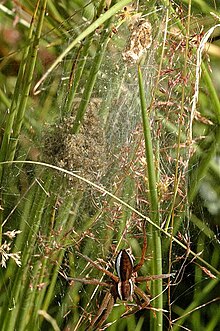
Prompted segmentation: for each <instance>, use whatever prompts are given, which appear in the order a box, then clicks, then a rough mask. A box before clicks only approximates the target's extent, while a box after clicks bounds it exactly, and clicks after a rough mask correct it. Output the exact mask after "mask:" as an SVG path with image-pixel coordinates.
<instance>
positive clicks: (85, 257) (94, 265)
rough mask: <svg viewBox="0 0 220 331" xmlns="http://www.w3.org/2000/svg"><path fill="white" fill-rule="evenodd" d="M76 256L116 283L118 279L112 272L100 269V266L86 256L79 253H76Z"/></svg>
mask: <svg viewBox="0 0 220 331" xmlns="http://www.w3.org/2000/svg"><path fill="white" fill-rule="evenodd" d="M77 254H78V255H80V256H82V257H83V258H84V259H85V260H86V261H88V262H89V263H90V264H91V265H93V267H95V268H96V269H98V270H100V271H102V272H103V273H104V274H106V275H107V276H109V277H110V278H111V279H112V280H113V281H114V282H118V280H119V279H118V277H117V276H115V275H114V274H113V273H112V272H110V271H108V270H106V269H104V268H102V267H101V266H100V265H98V264H97V263H96V262H94V261H93V260H91V259H90V258H89V257H88V256H86V255H83V254H81V253H79V252H77Z"/></svg>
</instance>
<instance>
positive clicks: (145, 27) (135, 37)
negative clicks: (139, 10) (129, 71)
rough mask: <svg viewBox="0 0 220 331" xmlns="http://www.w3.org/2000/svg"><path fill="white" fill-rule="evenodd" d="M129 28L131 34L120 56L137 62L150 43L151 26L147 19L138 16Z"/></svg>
mask: <svg viewBox="0 0 220 331" xmlns="http://www.w3.org/2000/svg"><path fill="white" fill-rule="evenodd" d="M130 29H131V35H130V38H129V40H128V44H127V47H126V49H125V52H124V53H123V54H122V56H123V59H124V60H125V61H126V62H130V63H138V62H139V60H140V59H141V57H142V56H143V55H144V53H145V52H146V50H147V49H148V48H149V47H150V46H151V44H152V26H151V24H150V22H149V21H148V20H143V19H141V18H140V19H138V20H137V21H136V22H135V23H134V24H133V25H131V27H130Z"/></svg>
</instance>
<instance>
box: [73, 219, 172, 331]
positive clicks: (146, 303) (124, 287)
mask: <svg viewBox="0 0 220 331" xmlns="http://www.w3.org/2000/svg"><path fill="white" fill-rule="evenodd" d="M145 228H146V227H145V222H144V225H143V234H144V242H143V247H142V254H141V259H140V262H139V263H138V264H136V265H134V258H133V256H132V255H131V253H130V250H129V249H121V250H120V251H119V253H118V255H117V257H116V260H115V269H116V273H117V275H114V274H113V273H112V272H110V271H109V270H107V269H104V268H103V267H101V266H100V265H99V264H97V263H96V262H94V261H93V260H91V259H90V258H89V257H88V256H86V255H83V254H81V253H79V252H78V254H79V255H80V256H82V257H83V258H84V259H85V260H86V261H88V262H89V263H90V264H91V265H92V266H93V267H95V268H96V269H98V270H100V271H101V272H102V273H103V274H105V275H107V276H108V277H109V278H110V281H107V282H102V281H99V280H97V279H89V278H68V280H71V281H77V282H81V283H84V284H93V285H101V286H105V287H107V288H108V289H109V290H108V291H107V292H106V294H105V296H104V299H103V301H102V303H101V305H100V307H99V309H98V312H97V314H96V315H95V316H94V318H93V319H92V321H91V324H90V329H92V328H93V327H94V328H95V329H99V328H100V327H101V326H102V325H103V324H104V323H105V321H106V320H107V318H108V316H109V314H110V313H111V311H112V309H113V306H114V304H115V302H116V300H117V299H120V300H121V301H124V302H127V301H133V300H134V301H135V302H136V304H137V305H136V306H135V308H133V309H131V310H130V311H128V312H125V313H124V314H123V315H122V316H121V317H125V316H129V315H131V314H134V313H135V312H137V311H139V310H142V309H146V308H149V307H150V296H149V295H147V294H146V293H145V292H144V291H142V290H141V289H140V288H139V287H138V286H137V285H136V283H141V282H146V281H150V280H155V279H161V278H168V277H170V276H171V275H172V274H162V275H154V276H147V277H143V276H137V271H138V270H139V269H140V268H141V267H142V265H143V264H144V260H145V254H146V250H147V239H146V229H145Z"/></svg>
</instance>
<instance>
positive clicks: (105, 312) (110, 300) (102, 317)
mask: <svg viewBox="0 0 220 331" xmlns="http://www.w3.org/2000/svg"><path fill="white" fill-rule="evenodd" d="M114 303H115V299H114V297H113V296H112V294H111V292H107V293H106V294H105V296H104V299H103V301H102V304H101V306H100V307H99V309H98V312H97V315H96V316H95V317H94V318H93V320H92V321H91V324H90V327H89V330H92V329H93V326H94V325H95V324H96V322H97V321H98V323H97V324H96V326H95V329H99V328H100V327H101V326H102V324H103V323H104V322H105V321H106V320H107V318H108V316H109V314H110V313H111V311H112V309H113V306H114Z"/></svg>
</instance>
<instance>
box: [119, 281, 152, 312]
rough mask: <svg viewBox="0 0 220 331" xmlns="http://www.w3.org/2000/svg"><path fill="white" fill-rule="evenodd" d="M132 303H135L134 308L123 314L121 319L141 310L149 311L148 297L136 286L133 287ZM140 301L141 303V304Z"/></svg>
mask: <svg viewBox="0 0 220 331" xmlns="http://www.w3.org/2000/svg"><path fill="white" fill-rule="evenodd" d="M133 298H134V301H135V302H136V306H134V307H133V308H132V309H130V310H128V311H127V312H125V313H124V314H123V315H122V316H121V317H128V316H130V315H133V314H135V313H136V312H138V311H140V310H142V309H148V308H149V309H150V308H151V305H150V296H149V295H147V294H146V293H144V292H143V291H142V290H141V289H140V288H139V287H137V286H136V285H135V286H134V294H133ZM141 299H142V302H141Z"/></svg>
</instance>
